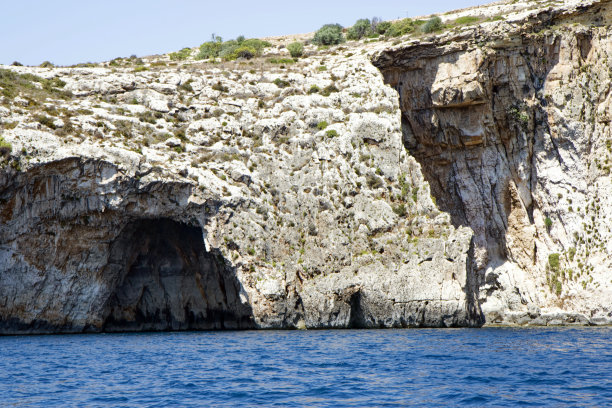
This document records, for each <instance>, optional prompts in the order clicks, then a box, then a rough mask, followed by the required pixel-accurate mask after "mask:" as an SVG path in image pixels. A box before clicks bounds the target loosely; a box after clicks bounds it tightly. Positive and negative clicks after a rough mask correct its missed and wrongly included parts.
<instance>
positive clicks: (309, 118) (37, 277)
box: [0, 1, 612, 333]
mask: <svg viewBox="0 0 612 408" xmlns="http://www.w3.org/2000/svg"><path fill="white" fill-rule="evenodd" d="M567 3H568V5H566V6H564V7H556V8H551V9H547V10H546V11H542V10H541V9H540V8H537V7H536V8H535V9H534V10H528V8H529V7H527V6H525V5H523V7H522V8H521V7H519V8H518V9H516V10H515V8H516V7H517V5H516V4H508V5H506V6H505V7H507V8H508V9H509V10H515V11H514V12H515V14H516V19H517V20H516V21H515V22H512V21H511V19H510V18H508V19H507V20H506V22H493V23H487V24H485V25H483V26H480V27H477V28H465V29H463V30H461V31H459V32H453V33H447V34H443V35H440V36H436V37H432V38H420V39H418V41H413V40H409V39H408V40H407V41H406V42H404V43H400V44H398V45H396V46H395V47H392V48H390V47H389V46H390V44H386V43H384V42H380V43H374V44H371V43H350V44H347V45H345V46H343V47H339V48H336V49H333V50H330V51H316V50H314V49H310V51H309V56H308V57H307V58H304V59H302V60H300V62H299V63H297V64H292V65H289V66H286V67H285V66H282V67H281V66H279V65H278V64H276V65H274V64H271V63H269V62H267V60H265V59H264V60H262V61H255V62H251V63H246V62H237V63H227V64H225V65H224V66H217V65H214V64H207V63H193V62H191V61H190V62H186V63H180V64H178V65H171V64H173V63H171V62H168V60H167V58H166V57H151V58H148V59H145V60H144V61H143V64H144V65H139V66H138V68H137V69H135V67H134V66H133V65H131V64H132V61H131V60H127V59H126V60H123V61H119V63H117V61H115V62H114V63H113V64H112V65H113V66H111V65H109V64H105V66H100V67H95V68H54V69H40V68H11V71H8V70H5V71H2V75H3V77H2V78H0V79H3V82H2V83H1V84H2V85H0V86H2V88H3V89H2V95H3V97H2V100H0V102H1V103H2V105H1V106H0V119H1V120H2V127H3V133H2V136H3V138H4V139H5V140H7V141H8V142H10V143H11V145H12V152H11V153H10V154H8V153H7V154H6V155H5V157H4V158H3V167H2V169H1V171H0V220H1V224H0V331H1V332H2V333H35V332H58V331H63V332H81V331H117V330H119V331H123V330H184V329H209V328H229V329H231V328H294V327H298V328H303V327H308V328H328V327H329V328H333V327H422V326H431V327H448V326H478V325H481V324H494V323H502V324H517V323H518V324H523V323H533V324H554V323H570V322H578V323H583V324H586V323H596V324H599V323H606V322H609V321H610V319H612V317H611V315H610V313H611V305H610V299H612V297H611V296H610V295H611V293H610V288H612V282H611V281H610V279H612V277H611V276H610V271H611V270H612V265H611V264H610V260H609V254H610V253H611V252H612V248H611V247H610V242H611V240H610V239H609V238H610V225H611V224H610V222H609V221H610V220H609V217H610V211H609V209H610V208H612V203H610V202H609V200H610V198H609V197H610V194H606V193H607V192H609V190H610V182H609V181H610V179H609V165H608V161H607V160H608V157H609V155H610V152H609V150H610V147H609V146H610V144H609V140H610V127H609V114H610V113H609V108H610V89H609V83H610V69H609V65H608V63H607V60H606V58H607V57H608V56H609V55H610V53H611V52H612V51H611V49H610V44H611V42H610V38H609V35H610V34H609V25H610V24H609V23H610V21H609V19H610V6H609V2H607V1H606V2H590V3H589V4H588V5H587V6H585V7H584V8H576V7H575V6H572V5H571V4H570V3H571V2H567ZM500 7H502V6H500V5H494V6H491V7H490V10H489V9H485V8H483V9H479V10H480V12H485V11H486V10H488V11H487V12H495V13H499V12H500ZM502 9H503V7H502ZM471 12H473V11H471ZM464 13H465V12H464ZM521 13H522V14H521ZM529 16H531V17H529ZM447 18H449V17H447ZM268 57H269V56H268ZM370 59H372V61H373V62H374V65H376V67H377V68H378V69H380V71H382V75H381V72H379V70H378V69H377V68H376V67H375V66H373V65H372V64H371V62H370ZM604 61H605V62H604ZM32 74H34V75H36V76H32ZM383 80H384V81H386V82H387V83H389V84H390V85H391V86H392V87H393V88H395V90H397V92H396V91H395V90H394V89H392V88H390V87H388V86H385V84H384V82H383ZM398 93H399V100H398ZM398 102H399V104H398ZM432 196H433V197H432ZM559 286H560V289H559ZM483 312H484V313H483Z"/></svg>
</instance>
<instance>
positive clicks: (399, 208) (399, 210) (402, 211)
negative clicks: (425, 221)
mask: <svg viewBox="0 0 612 408" xmlns="http://www.w3.org/2000/svg"><path fill="white" fill-rule="evenodd" d="M393 212H394V213H396V214H397V215H399V216H400V217H403V216H405V215H406V206H405V205H404V204H399V205H397V206H395V207H393Z"/></svg>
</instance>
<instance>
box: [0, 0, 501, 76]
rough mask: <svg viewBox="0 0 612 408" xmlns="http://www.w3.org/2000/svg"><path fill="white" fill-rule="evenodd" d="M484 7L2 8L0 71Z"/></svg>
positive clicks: (115, 0) (17, 2)
mask: <svg viewBox="0 0 612 408" xmlns="http://www.w3.org/2000/svg"><path fill="white" fill-rule="evenodd" d="M488 2H490V0H418V1H415V0H403V1H399V0H387V1H372V0H369V1H350V0H308V1H299V2H295V1H281V0H271V1H256V0H255V1H253V0H252V1H231V0H217V1H197V0H174V1H168V0H165V1H162V0H2V3H1V5H2V7H1V9H2V23H1V24H0V39H1V40H0V63H2V64H10V63H12V62H13V61H19V62H21V63H23V64H26V65H38V64H40V63H41V62H42V61H45V60H48V61H51V62H53V63H55V64H58V65H69V64H75V63H79V62H87V61H91V62H98V61H107V60H110V59H112V58H115V57H127V56H130V55H132V54H136V55H138V56H143V55H151V54H160V53H165V52H170V51H176V50H178V49H180V48H182V47H193V46H196V45H199V44H200V43H202V42H203V41H207V40H208V39H209V38H210V35H211V34H212V33H216V34H217V35H220V36H222V37H223V38H224V39H230V38H235V37H236V36H238V35H241V34H242V35H245V36H246V37H265V36H272V35H285V34H294V33H306V32H311V31H315V30H316V29H317V28H319V27H320V26H321V25H323V24H326V23H340V24H342V25H343V26H350V25H352V24H353V23H354V22H355V20H357V19H358V18H363V17H368V18H371V17H373V16H378V17H382V18H383V19H385V20H388V19H394V18H398V17H408V16H416V15H424V14H430V13H434V12H443V11H448V10H453V9H457V8H463V7H468V6H473V5H477V4H485V3H488Z"/></svg>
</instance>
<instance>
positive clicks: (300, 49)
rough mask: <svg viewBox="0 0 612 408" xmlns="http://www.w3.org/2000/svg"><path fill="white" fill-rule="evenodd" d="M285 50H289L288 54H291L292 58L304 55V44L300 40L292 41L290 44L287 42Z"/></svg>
mask: <svg viewBox="0 0 612 408" xmlns="http://www.w3.org/2000/svg"><path fill="white" fill-rule="evenodd" d="M287 50H288V51H289V54H291V56H292V57H293V58H299V57H301V56H302V55H304V44H302V43H301V42H297V41H296V42H292V43H291V44H289V45H288V46H287Z"/></svg>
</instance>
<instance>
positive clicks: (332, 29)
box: [312, 24, 344, 45]
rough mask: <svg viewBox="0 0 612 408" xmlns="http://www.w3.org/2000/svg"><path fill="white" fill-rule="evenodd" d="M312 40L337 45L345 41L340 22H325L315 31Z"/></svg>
mask: <svg viewBox="0 0 612 408" xmlns="http://www.w3.org/2000/svg"><path fill="white" fill-rule="evenodd" d="M312 42H313V43H314V44H317V45H336V44H340V43H343V42H344V36H343V35H342V26H341V25H340V24H325V25H324V26H323V27H321V28H319V30H318V31H317V32H316V33H315V36H314V38H313V39H312Z"/></svg>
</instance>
